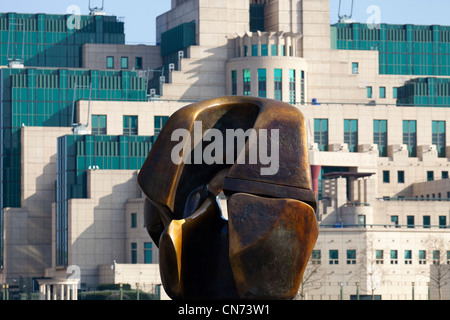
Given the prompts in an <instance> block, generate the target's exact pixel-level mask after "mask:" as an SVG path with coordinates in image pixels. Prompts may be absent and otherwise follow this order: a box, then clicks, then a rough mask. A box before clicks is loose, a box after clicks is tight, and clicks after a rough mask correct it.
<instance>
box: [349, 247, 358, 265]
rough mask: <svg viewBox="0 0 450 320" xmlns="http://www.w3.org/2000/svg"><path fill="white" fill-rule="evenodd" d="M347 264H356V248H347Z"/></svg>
mask: <svg viewBox="0 0 450 320" xmlns="http://www.w3.org/2000/svg"><path fill="white" fill-rule="evenodd" d="M347 264H356V250H347Z"/></svg>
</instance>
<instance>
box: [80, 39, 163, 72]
mask: <svg viewBox="0 0 450 320" xmlns="http://www.w3.org/2000/svg"><path fill="white" fill-rule="evenodd" d="M82 54H83V56H82V61H83V66H82V67H83V68H86V69H94V70H97V69H99V70H106V69H107V64H106V58H107V57H109V56H112V57H114V68H113V69H114V70H134V69H135V68H136V60H135V59H136V57H141V58H142V70H143V71H146V70H147V69H156V68H159V67H161V65H162V59H161V47H160V46H149V45H125V44H97V43H95V44H94V43H89V44H85V45H83V48H82ZM122 57H127V58H128V68H127V69H122V62H121V58H122Z"/></svg>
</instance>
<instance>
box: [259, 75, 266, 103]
mask: <svg viewBox="0 0 450 320" xmlns="http://www.w3.org/2000/svg"><path fill="white" fill-rule="evenodd" d="M258 97H261V98H266V97H267V72H266V69H258Z"/></svg>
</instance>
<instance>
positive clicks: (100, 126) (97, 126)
mask: <svg viewBox="0 0 450 320" xmlns="http://www.w3.org/2000/svg"><path fill="white" fill-rule="evenodd" d="M92 134H106V115H96V114H93V115H92Z"/></svg>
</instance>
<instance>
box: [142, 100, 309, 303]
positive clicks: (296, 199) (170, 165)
mask: <svg viewBox="0 0 450 320" xmlns="http://www.w3.org/2000/svg"><path fill="white" fill-rule="evenodd" d="M269 154H270V155H269ZM138 182H139V185H140V187H141V189H142V190H143V192H144V193H145V195H146V197H147V198H146V201H145V208H144V216H145V221H146V226H147V230H148V232H149V235H150V236H151V238H152V239H153V241H154V242H155V244H156V245H157V246H158V248H159V255H160V261H159V263H160V273H161V279H162V283H163V285H164V288H165V290H166V292H167V294H168V295H169V296H170V297H171V298H172V299H293V298H294V297H295V295H296V293H297V291H298V288H299V285H300V282H301V278H302V275H303V272H304V270H305V267H306V264H307V262H308V259H309V256H310V255H311V252H312V249H313V247H314V245H315V242H316V239H317V236H318V224H317V220H316V216H315V210H316V197H315V193H314V191H313V190H312V183H311V173H310V165H309V157H308V148H307V131H306V124H305V120H304V117H303V115H302V113H301V112H300V111H299V110H298V109H297V108H295V107H293V106H291V105H288V104H286V103H283V102H280V101H275V100H269V99H262V98H252V97H236V96H233V97H221V98H217V99H211V100H206V101H202V102H199V103H195V104H192V105H189V106H186V107H184V108H182V109H180V110H178V111H177V112H175V113H174V114H173V115H172V116H171V117H170V118H169V120H168V121H167V123H166V124H165V126H164V128H163V129H162V131H161V132H160V134H159V136H158V138H157V140H156V141H155V143H154V146H153V148H152V150H151V152H150V154H149V155H148V158H147V160H146V162H145V163H144V165H143V167H142V169H141V171H140V173H139V177H138ZM221 192H223V194H224V195H225V196H226V199H227V208H228V220H226V219H225V218H224V217H223V214H222V212H221V208H220V206H219V204H218V201H217V196H218V195H219V194H220V193H221Z"/></svg>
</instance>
